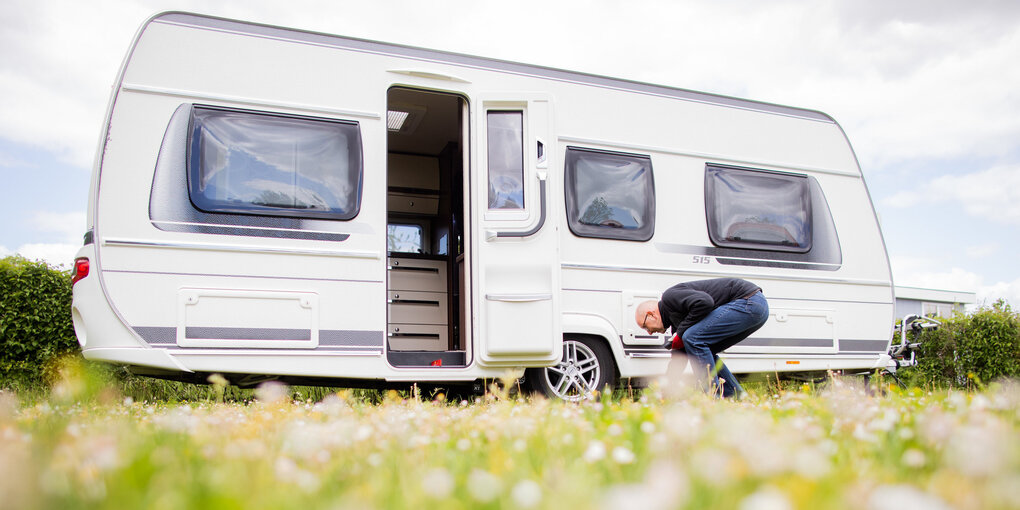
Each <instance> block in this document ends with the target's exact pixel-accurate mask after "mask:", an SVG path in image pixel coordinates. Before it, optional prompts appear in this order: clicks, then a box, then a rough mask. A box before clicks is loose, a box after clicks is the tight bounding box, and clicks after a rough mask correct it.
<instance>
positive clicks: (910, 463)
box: [902, 448, 927, 468]
mask: <svg viewBox="0 0 1020 510" xmlns="http://www.w3.org/2000/svg"><path fill="white" fill-rule="evenodd" d="M902 462H903V465H904V466H907V467H912V468H919V467H923V466H924V463H925V462H927V459H925V456H924V452H922V451H921V450H918V449H917V448H909V449H908V450H907V451H905V452H903V459H902Z"/></svg>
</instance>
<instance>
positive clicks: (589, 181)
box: [564, 147, 655, 241]
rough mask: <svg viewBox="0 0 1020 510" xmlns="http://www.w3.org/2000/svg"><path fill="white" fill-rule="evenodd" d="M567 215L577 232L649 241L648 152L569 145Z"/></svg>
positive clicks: (651, 213) (651, 206) (650, 193)
mask: <svg viewBox="0 0 1020 510" xmlns="http://www.w3.org/2000/svg"><path fill="white" fill-rule="evenodd" d="M565 174H566V175H565V177H564V179H565V186H564V187H565V192H566V202H567V220H568V224H569V226H570V231H571V232H573V233H574V235H576V236H580V237H599V238H604V239H623V240H629V241H647V240H649V239H651V238H652V233H653V232H654V231H655V186H654V183H653V181H652V160H651V158H649V157H648V156H641V155H636V154H623V153H618V152H608V151H598V150H592V149H582V148H578V147H567V154H566V169H565Z"/></svg>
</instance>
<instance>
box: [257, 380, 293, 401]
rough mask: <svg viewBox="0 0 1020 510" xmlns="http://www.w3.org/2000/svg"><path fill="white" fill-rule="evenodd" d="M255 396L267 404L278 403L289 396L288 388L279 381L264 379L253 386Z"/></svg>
mask: <svg viewBox="0 0 1020 510" xmlns="http://www.w3.org/2000/svg"><path fill="white" fill-rule="evenodd" d="M255 398H257V399H259V400H260V401H262V402H265V403H267V404H278V403H280V402H283V401H285V400H287V399H288V398H290V388H288V387H287V385H286V384H283V383H281V382H279V381H266V382H264V383H262V384H260V385H259V386H258V388H255Z"/></svg>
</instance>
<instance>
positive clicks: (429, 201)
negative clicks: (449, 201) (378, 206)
mask: <svg viewBox="0 0 1020 510" xmlns="http://www.w3.org/2000/svg"><path fill="white" fill-rule="evenodd" d="M386 210H387V211H390V212H400V213H412V214H436V213H437V212H438V211H439V197H437V196H430V195H417V194H411V193H394V192H392V191H391V192H389V193H387V194H386Z"/></svg>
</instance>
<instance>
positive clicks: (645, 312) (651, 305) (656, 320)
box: [634, 301, 666, 335]
mask: <svg viewBox="0 0 1020 510" xmlns="http://www.w3.org/2000/svg"><path fill="white" fill-rule="evenodd" d="M634 322H636V323H637V325H638V326H640V327H641V329H643V330H645V331H647V332H648V334H650V335H653V334H655V333H665V332H666V328H664V327H663V325H662V317H661V316H660V315H659V303H658V301H645V302H642V303H641V304H639V305H638V306H637V310H636V311H635V312H634Z"/></svg>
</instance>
